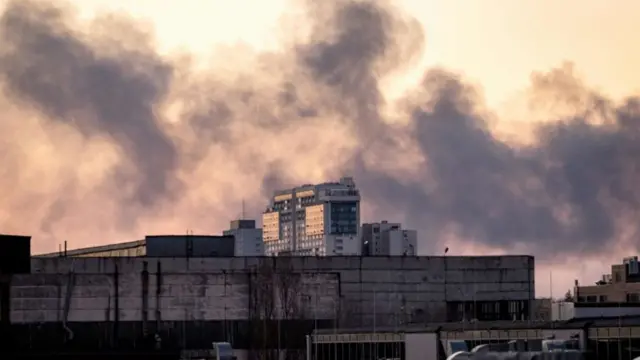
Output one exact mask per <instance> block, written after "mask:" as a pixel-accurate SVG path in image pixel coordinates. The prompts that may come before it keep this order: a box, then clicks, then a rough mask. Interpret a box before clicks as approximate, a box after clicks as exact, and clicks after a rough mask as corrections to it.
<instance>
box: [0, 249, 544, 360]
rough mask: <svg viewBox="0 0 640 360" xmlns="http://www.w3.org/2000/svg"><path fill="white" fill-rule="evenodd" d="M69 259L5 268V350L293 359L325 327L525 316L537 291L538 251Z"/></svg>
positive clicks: (40, 259)
mask: <svg viewBox="0 0 640 360" xmlns="http://www.w3.org/2000/svg"><path fill="white" fill-rule="evenodd" d="M180 248H182V247H180ZM147 249H149V248H147ZM24 254H25V253H24V252H23V253H22V255H20V256H22V258H25V259H28V257H25V255H24ZM94 254H95V253H94ZM67 255H68V257H64V256H63V257H60V256H59V254H58V256H57V257H34V258H32V259H31V260H30V261H29V263H30V266H29V269H28V270H30V273H20V272H16V273H12V274H8V275H7V277H6V278H7V279H8V280H7V282H6V284H8V286H9V288H10V291H9V292H8V293H7V294H6V295H5V303H7V304H8V307H5V308H3V312H4V314H8V315H7V316H5V317H3V319H4V321H5V324H6V326H7V329H9V330H7V331H6V332H5V337H3V340H5V343H6V346H5V347H4V348H3V351H5V352H11V353H13V354H22V355H23V356H26V354H32V355H34V356H36V355H38V354H48V355H47V356H48V358H51V356H50V354H51V353H65V354H71V353H73V354H82V355H83V356H85V358H86V357H87V354H89V353H100V354H102V355H103V356H106V355H105V354H114V353H117V354H119V355H118V358H120V359H122V358H123V356H124V355H123V354H140V353H141V352H152V353H154V354H164V355H166V356H177V355H176V354H177V353H178V352H179V351H180V350H181V349H185V348H192V349H193V348H195V349H201V348H210V347H211V343H212V342H214V341H219V342H229V343H231V344H232V345H233V347H234V349H238V350H239V351H238V353H237V356H238V359H239V360H244V359H253V358H255V357H256V356H257V355H258V354H261V358H262V359H266V358H273V356H275V352H277V349H278V348H280V349H288V350H287V354H288V355H287V357H288V358H291V359H293V358H302V357H304V351H305V345H306V335H307V334H309V333H310V332H312V331H313V330H314V329H316V328H331V329H332V328H338V327H355V326H359V327H368V328H374V327H383V326H387V327H389V326H400V325H402V324H407V323H422V324H425V323H432V322H443V321H461V320H465V321H472V320H473V319H478V320H479V321H484V320H510V321H512V320H519V321H523V320H528V319H530V313H531V308H530V306H529V304H530V302H531V301H532V300H533V299H534V298H535V294H534V281H533V272H534V261H533V258H532V257H530V256H492V257H442V256H434V257H413V256H411V257H409V256H407V257H386V256H385V257H347V256H335V257H211V256H203V257H197V256H189V257H150V256H149V254H146V256H139V257H91V255H87V256H89V257H82V255H77V254H76V255H74V256H73V257H72V256H69V255H70V254H69V253H67ZM85 255H86V254H85ZM20 256H18V255H16V257H15V258H20ZM75 256H80V257H75ZM94 256H95V255H94ZM265 354H266V355H265ZM149 356H150V355H149ZM91 357H92V358H94V357H95V356H91Z"/></svg>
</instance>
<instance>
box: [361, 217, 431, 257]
mask: <svg viewBox="0 0 640 360" xmlns="http://www.w3.org/2000/svg"><path fill="white" fill-rule="evenodd" d="M360 238H361V242H362V255H364V256H415V255H417V251H418V232H417V231H416V230H406V229H402V225H401V224H400V223H390V222H388V221H382V222H379V223H367V224H362V229H361V231H360Z"/></svg>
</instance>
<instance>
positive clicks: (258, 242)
mask: <svg viewBox="0 0 640 360" xmlns="http://www.w3.org/2000/svg"><path fill="white" fill-rule="evenodd" d="M223 235H227V236H229V235H233V237H234V238H235V243H234V255H235V256H262V255H264V244H263V243H262V229H260V228H257V229H256V221H255V220H234V221H232V222H231V224H230V226H229V230H225V231H224V232H223Z"/></svg>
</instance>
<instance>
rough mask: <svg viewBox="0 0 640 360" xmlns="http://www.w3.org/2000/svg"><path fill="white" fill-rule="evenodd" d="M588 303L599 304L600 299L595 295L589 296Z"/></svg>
mask: <svg viewBox="0 0 640 360" xmlns="http://www.w3.org/2000/svg"><path fill="white" fill-rule="evenodd" d="M587 302H588V303H594V302H598V297H597V296H595V295H589V296H587Z"/></svg>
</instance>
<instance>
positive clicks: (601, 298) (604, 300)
mask: <svg viewBox="0 0 640 360" xmlns="http://www.w3.org/2000/svg"><path fill="white" fill-rule="evenodd" d="M598 302H607V295H600V296H599V299H598Z"/></svg>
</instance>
